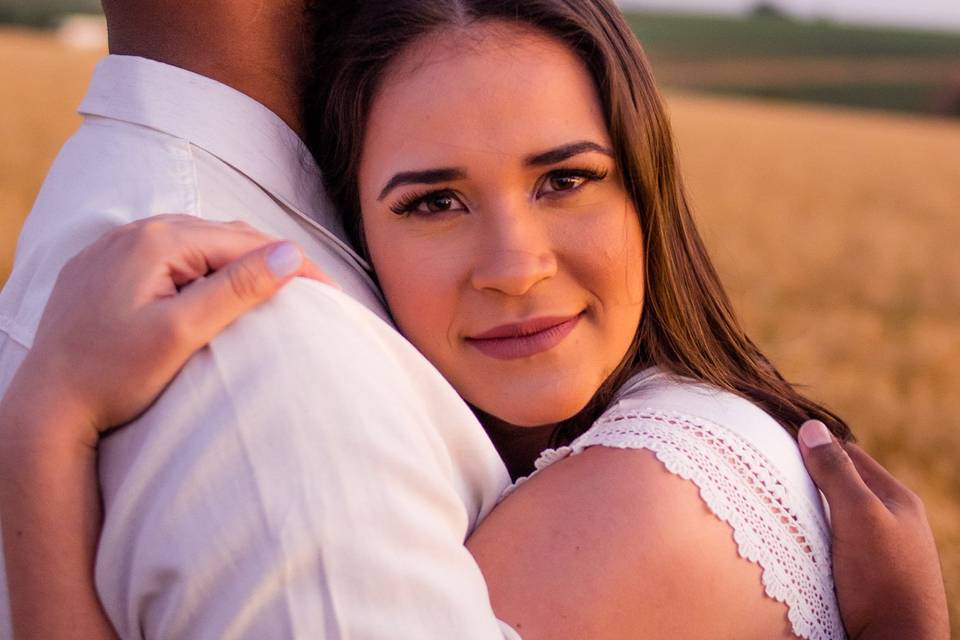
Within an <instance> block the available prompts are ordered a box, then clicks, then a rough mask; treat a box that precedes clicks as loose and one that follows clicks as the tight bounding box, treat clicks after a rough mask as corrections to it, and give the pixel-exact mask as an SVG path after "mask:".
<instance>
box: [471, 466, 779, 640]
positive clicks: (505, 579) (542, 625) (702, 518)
mask: <svg viewBox="0 0 960 640" xmlns="http://www.w3.org/2000/svg"><path fill="white" fill-rule="evenodd" d="M467 546H468V548H469V549H470V550H471V552H473V554H474V556H475V557H476V558H477V561H478V562H479V564H480V568H481V570H482V571H483V574H484V576H485V578H486V579H487V583H488V585H489V588H490V596H491V602H492V603H493V607H494V611H495V612H496V613H497V615H498V617H500V618H501V619H502V620H504V621H506V622H507V623H509V624H511V625H513V626H514V628H516V629H517V630H518V631H519V632H520V633H521V634H522V635H523V637H524V640H538V639H547V638H560V637H562V638H591V639H594V640H602V639H606V638H637V637H643V638H651V639H652V638H671V639H672V638H722V637H728V638H733V637H735V638H758V639H759V638H778V637H780V638H789V637H793V636H792V634H791V632H790V625H789V623H788V622H787V617H786V613H787V609H786V607H785V606H784V605H782V604H780V603H778V602H776V601H774V600H772V599H771V598H768V597H766V596H765V595H764V591H763V585H762V583H761V572H760V568H759V567H758V566H757V565H755V564H753V563H751V562H748V561H747V560H743V559H742V558H740V557H739V555H738V553H737V546H736V544H735V542H734V540H733V536H732V532H731V530H730V527H729V526H728V525H726V524H725V523H723V522H721V521H720V520H718V519H717V517H716V516H714V515H713V514H712V513H711V512H710V511H708V510H707V508H706V506H705V505H704V503H703V501H702V499H701V498H700V496H699V494H698V491H697V487H696V486H694V485H693V483H691V482H688V481H686V480H683V479H682V478H679V477H677V476H675V475H673V474H671V473H669V472H668V471H666V469H665V468H664V467H663V464H662V463H660V462H659V461H658V460H657V459H656V458H655V456H654V455H653V454H652V453H651V452H649V451H645V450H621V449H613V448H606V447H592V448H589V449H587V450H586V451H584V452H583V453H581V454H579V455H575V456H571V457H569V458H567V459H564V460H562V461H560V462H557V463H555V464H553V465H551V466H549V467H547V468H546V469H544V470H543V471H541V472H540V473H538V474H536V475H535V476H534V477H532V478H531V479H529V480H528V481H527V482H525V483H524V484H523V485H521V486H520V487H519V488H518V489H517V491H515V492H514V493H513V494H512V495H510V496H509V497H508V498H507V499H506V500H504V501H503V502H502V503H501V504H500V505H499V506H498V507H497V508H496V509H495V510H494V511H493V513H492V514H491V515H490V516H488V517H487V519H486V520H484V521H483V523H482V524H481V525H480V527H479V528H478V529H477V531H476V532H475V533H474V534H473V536H472V537H471V538H470V540H469V541H468V543H467Z"/></svg>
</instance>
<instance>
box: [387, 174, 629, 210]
mask: <svg viewBox="0 0 960 640" xmlns="http://www.w3.org/2000/svg"><path fill="white" fill-rule="evenodd" d="M609 173H610V172H609V169H608V168H607V167H604V166H584V167H567V168H561V169H555V170H553V171H550V172H549V173H547V174H545V175H544V176H543V177H542V178H541V179H540V182H539V183H538V185H537V192H536V196H537V197H538V198H544V197H548V198H562V197H564V196H565V195H566V194H570V193H574V192H577V191H579V190H580V189H582V188H583V187H584V186H585V185H586V184H588V183H595V182H602V181H603V180H605V179H606V178H607V176H608V175H609ZM562 185H566V186H562ZM546 187H550V190H549V191H544V189H545V188H546ZM424 206H426V210H423V208H424ZM460 210H466V206H465V205H464V204H463V201H462V200H461V197H460V196H459V195H458V194H457V193H456V191H454V190H453V189H449V188H444V189H433V190H425V191H414V192H411V193H408V194H406V195H404V196H403V197H401V198H400V199H399V200H398V201H397V202H396V203H394V204H393V205H391V206H390V211H392V212H393V213H394V214H396V215H398V216H406V215H410V214H416V215H423V216H429V215H431V214H438V213H445V212H449V211H460Z"/></svg>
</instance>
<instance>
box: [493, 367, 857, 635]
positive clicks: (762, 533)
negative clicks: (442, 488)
mask: <svg viewBox="0 0 960 640" xmlns="http://www.w3.org/2000/svg"><path fill="white" fill-rule="evenodd" d="M596 445H602V446H605V447H617V448H621V449H648V450H650V451H652V452H653V453H654V454H655V455H656V457H657V458H658V459H659V460H660V462H662V463H663V465H664V466H665V467H666V468H667V470H669V471H670V472H671V473H674V474H676V475H678V476H680V477H682V478H685V479H687V480H690V481H691V482H693V483H694V484H696V485H697V487H698V488H699V490H700V497H701V498H703V501H704V502H705V503H706V505H707V507H709V509H710V510H711V511H713V513H714V514H716V516H717V517H718V518H720V519H721V520H723V521H724V522H726V523H727V524H729V525H730V527H731V528H732V529H733V536H734V540H735V541H736V543H737V547H738V549H739V552H740V555H741V556H742V557H743V558H745V559H747V560H750V561H752V562H755V563H757V564H759V565H760V567H761V568H762V570H763V585H764V588H765V590H766V593H767V595H768V596H770V597H771V598H773V599H775V600H778V601H779V602H783V603H785V604H786V605H787V607H788V608H789V613H788V618H789V620H790V623H791V625H792V626H793V632H794V633H795V634H796V635H798V636H800V637H801V638H806V639H808V640H821V639H834V638H845V637H846V636H845V634H844V631H843V624H842V622H841V620H840V613H839V609H838V607H837V600H836V596H835V594H834V590H833V577H832V575H831V568H830V531H829V529H828V526H829V525H828V522H827V517H826V515H825V512H824V508H823V503H822V501H821V498H820V493H819V492H818V491H817V489H816V487H815V486H814V484H813V482H812V481H811V480H810V477H809V476H808V475H807V472H806V469H805V468H804V466H803V460H802V458H801V457H800V452H799V450H798V449H797V446H796V443H795V442H794V440H793V438H792V437H790V435H789V434H788V433H787V432H786V431H785V430H784V429H783V428H782V427H781V426H780V425H779V424H778V423H777V422H776V421H774V420H773V418H771V417H770V416H769V415H768V414H767V413H765V412H764V411H763V410H761V409H760V408H759V407H757V406H756V405H754V404H752V403H751V402H749V401H747V400H745V399H743V398H740V397H738V396H736V395H733V394H731V393H727V392H725V391H720V390H718V389H716V388H714V387H710V386H707V385H701V384H696V383H693V382H687V381H683V380H682V379H680V380H678V379H676V378H673V377H669V376H667V375H665V374H663V373H660V372H658V371H657V370H656V369H648V370H646V371H644V372H642V373H640V374H639V375H637V376H636V377H634V378H633V379H631V380H630V382H628V383H627V384H626V385H624V387H623V388H622V389H621V390H620V391H619V392H618V393H617V396H616V398H615V401H614V402H613V403H612V405H611V406H610V408H609V409H607V411H606V412H605V413H604V414H603V415H602V416H601V417H600V418H599V419H598V420H597V422H596V423H594V425H593V427H591V428H590V430H589V431H587V432H586V433H584V434H583V435H582V436H580V437H579V438H577V439H576V440H575V441H574V442H573V443H571V444H570V446H566V447H561V448H559V449H547V450H546V451H544V452H543V453H541V454H540V458H539V459H538V460H537V462H536V471H535V472H534V473H533V474H532V475H536V473H538V472H539V471H540V470H542V469H544V468H545V467H547V466H549V465H551V464H553V463H555V462H557V461H558V460H561V459H563V458H565V457H567V456H570V455H576V454H578V453H580V452H581V451H583V450H584V449H586V448H588V447H592V446H596ZM532 475H531V476H530V477H532ZM527 479H528V478H521V479H520V480H518V481H517V482H516V483H515V484H514V485H513V486H512V487H510V488H508V489H507V491H506V492H505V494H504V495H506V494H508V493H510V492H511V491H512V490H513V489H514V488H516V487H517V486H519V485H520V484H522V483H523V482H524V481H525V480H527Z"/></svg>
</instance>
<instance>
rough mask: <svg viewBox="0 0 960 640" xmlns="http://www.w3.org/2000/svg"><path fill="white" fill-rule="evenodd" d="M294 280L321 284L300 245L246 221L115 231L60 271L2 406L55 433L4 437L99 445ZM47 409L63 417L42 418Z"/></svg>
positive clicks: (141, 224)
mask: <svg viewBox="0 0 960 640" xmlns="http://www.w3.org/2000/svg"><path fill="white" fill-rule="evenodd" d="M296 276H306V277H310V278H314V279H317V280H325V278H324V276H323V275H322V274H321V273H320V271H319V270H318V269H317V268H316V267H315V266H314V265H312V264H311V263H310V262H309V261H307V260H305V259H304V257H303V254H302V253H301V251H300V250H299V248H297V247H296V246H295V245H293V244H292V243H289V242H278V241H277V240H276V239H274V238H271V237H269V236H267V235H265V234H263V233H260V232H259V231H257V230H255V229H253V228H252V227H250V226H249V225H246V224H244V223H218V222H210V221H205V220H201V219H198V218H196V217H193V216H188V215H162V216H155V217H152V218H147V219H145V220H141V221H138V222H134V223H131V224H127V225H124V226H122V227H118V228H117V229H114V230H113V231H111V232H109V233H107V234H106V235H104V236H103V237H102V238H100V239H99V240H97V241H96V242H94V243H93V244H92V245H91V246H89V247H88V248H87V249H85V250H83V251H81V252H80V253H79V254H78V255H76V256H75V257H73V258H72V259H71V260H70V261H68V262H67V264H66V265H65V266H64V268H63V270H62V271H61V273H60V275H59V277H58V279H57V282H56V285H55V286H54V289H53V293H52V294H51V297H50V300H49V302H48V304H47V306H46V308H45V310H44V313H43V316H42V318H41V320H40V324H39V327H38V330H37V334H36V338H35V340H34V343H33V345H32V347H31V349H30V351H29V353H28V354H27V356H26V358H25V359H24V362H23V363H22V365H21V367H20V369H19V370H18V372H17V374H16V376H15V378H14V380H13V382H12V383H11V386H10V388H9V391H8V393H7V395H6V397H5V398H4V402H3V405H4V408H3V414H4V415H5V416H17V418H18V421H23V420H24V419H27V418H29V417H30V416H34V417H36V418H37V420H40V421H42V422H43V424H44V425H46V426H49V427H50V429H49V430H47V431H46V432H45V433H43V434H39V429H40V427H41V425H39V424H37V425H34V426H35V427H36V428H29V429H20V430H19V432H18V433H8V434H7V436H8V437H33V436H36V435H40V436H41V437H44V438H46V437H50V436H52V435H63V436H66V437H67V438H68V439H71V440H74V441H76V437H77V436H79V437H80V439H81V441H82V442H84V443H86V444H90V445H92V444H95V442H96V439H97V436H98V433H99V432H100V431H102V430H105V429H107V428H109V427H111V426H116V425H119V424H122V423H125V422H127V421H129V420H131V419H133V418H134V417H136V416H137V415H138V414H139V413H141V412H142V411H143V410H144V409H146V408H147V407H148V406H149V405H150V403H151V402H152V401H153V400H154V399H155V398H156V396H157V395H159V394H160V392H161V391H162V390H163V389H164V387H165V386H166V385H167V384H168V383H169V382H170V380H171V379H172V378H173V377H174V376H175V375H176V373H177V372H178V371H179V370H180V368H181V367H182V366H183V365H184V363H185V362H186V361H187V359H188V358H189V357H190V356H191V355H192V354H193V353H194V352H195V351H197V350H198V349H200V348H202V347H203V346H204V345H205V344H207V343H208V342H209V341H210V340H211V339H212V338H213V337H214V336H215V335H216V334H217V333H219V332H220V331H222V330H223V329H224V328H225V327H226V326H227V325H229V324H230V323H231V322H233V321H234V320H235V319H236V318H237V317H239V316H240V315H243V314H244V313H245V312H247V311H248V310H250V309H252V308H253V307H255V306H256V305H258V304H260V303H261V302H263V301H265V300H267V299H268V298H270V297H271V296H272V295H273V294H274V293H276V292H277V291H278V290H279V289H280V288H281V287H282V286H283V285H285V284H286V283H287V282H289V281H290V280H291V279H293V278H294V277H296ZM188 285H190V286H188ZM49 406H57V407H58V414H57V415H56V416H47V415H42V412H41V411H40V409H41V408H42V407H49ZM9 422H10V421H9V420H8V421H7V423H9ZM51 422H53V423H52V424H51ZM8 428H12V427H10V426H9V424H8ZM70 429H72V431H69V432H68V430H70Z"/></svg>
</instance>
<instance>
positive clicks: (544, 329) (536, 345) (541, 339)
mask: <svg viewBox="0 0 960 640" xmlns="http://www.w3.org/2000/svg"><path fill="white" fill-rule="evenodd" d="M581 315H583V314H582V313H578V314H576V315H574V316H566V317H552V318H534V319H533V320H527V321H526V322H519V323H516V324H505V325H501V326H499V327H495V328H493V329H490V330H489V331H485V332H483V333H481V334H479V335H476V336H470V337H468V338H467V339H466V340H467V343H468V344H470V345H471V346H473V347H475V348H476V349H477V350H479V351H480V352H481V353H483V354H484V355H487V356H490V357H491V358H496V359H498V360H516V359H518V358H529V357H530V356H534V355H536V354H538V353H542V352H544V351H549V350H550V349H552V348H554V347H555V346H557V345H558V344H560V343H561V342H562V341H563V339H564V338H566V337H567V336H568V335H570V332H571V331H573V329H574V327H576V326H577V323H578V322H579V321H580V316H581Z"/></svg>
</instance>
